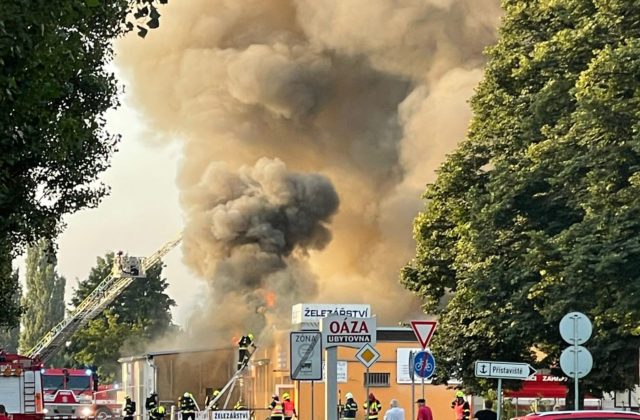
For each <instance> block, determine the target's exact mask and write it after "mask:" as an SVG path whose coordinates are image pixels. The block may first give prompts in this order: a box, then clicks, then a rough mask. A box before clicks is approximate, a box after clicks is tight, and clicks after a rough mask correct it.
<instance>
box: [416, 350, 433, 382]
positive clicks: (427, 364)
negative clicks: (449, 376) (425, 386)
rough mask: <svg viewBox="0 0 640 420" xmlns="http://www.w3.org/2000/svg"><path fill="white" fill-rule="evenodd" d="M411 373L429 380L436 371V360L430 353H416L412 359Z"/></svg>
mask: <svg viewBox="0 0 640 420" xmlns="http://www.w3.org/2000/svg"><path fill="white" fill-rule="evenodd" d="M413 371H414V372H415V374H416V375H417V376H418V377H420V378H425V379H429V378H431V377H432V376H433V373H434V372H435V371H436V359H435V358H434V357H433V354H431V352H430V351H421V352H418V353H416V355H415V358H414V359H413Z"/></svg>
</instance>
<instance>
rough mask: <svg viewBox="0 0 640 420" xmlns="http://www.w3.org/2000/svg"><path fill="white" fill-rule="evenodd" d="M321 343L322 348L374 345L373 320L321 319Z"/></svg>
mask: <svg viewBox="0 0 640 420" xmlns="http://www.w3.org/2000/svg"><path fill="white" fill-rule="evenodd" d="M320 331H322V343H323V344H324V347H325V348H326V347H336V346H345V347H356V348H360V347H362V346H363V345H365V344H367V343H368V344H371V345H374V344H375V343H376V319H375V318H348V317H343V316H328V317H325V318H323V319H322V322H321V326H320Z"/></svg>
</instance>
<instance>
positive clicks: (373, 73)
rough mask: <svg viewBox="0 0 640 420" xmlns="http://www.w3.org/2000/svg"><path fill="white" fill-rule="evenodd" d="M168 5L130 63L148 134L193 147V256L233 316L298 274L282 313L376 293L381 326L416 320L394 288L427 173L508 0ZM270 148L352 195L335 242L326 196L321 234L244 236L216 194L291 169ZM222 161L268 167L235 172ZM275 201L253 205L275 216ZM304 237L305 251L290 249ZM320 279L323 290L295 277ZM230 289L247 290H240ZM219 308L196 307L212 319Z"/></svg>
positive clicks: (452, 131)
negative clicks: (502, 0) (299, 305)
mask: <svg viewBox="0 0 640 420" xmlns="http://www.w3.org/2000/svg"><path fill="white" fill-rule="evenodd" d="M161 13H162V14H163V20H162V25H163V27H162V28H160V29H159V30H157V31H153V33H151V34H149V36H147V38H146V39H145V40H139V39H136V38H135V37H131V38H129V39H125V40H124V41H123V42H122V44H121V45H120V55H119V59H118V60H119V66H120V67H121V68H122V69H123V72H124V73H125V76H126V79H127V82H128V86H129V93H130V95H131V99H132V101H133V102H134V104H136V105H137V106H138V108H139V109H140V110H141V112H142V113H143V115H144V118H146V120H147V122H148V125H149V127H153V129H154V133H153V136H152V137H153V138H155V139H158V141H164V140H163V139H167V138H168V139H172V140H170V141H173V139H175V138H177V139H179V141H182V142H183V144H184V159H183V163H182V165H181V168H180V173H179V175H178V184H179V186H180V188H181V190H182V191H183V197H182V205H183V208H184V209H185V212H186V213H187V214H188V215H189V220H188V223H189V225H188V226H187V229H186V230H187V233H188V236H187V239H188V241H187V244H186V248H185V259H186V261H187V262H188V263H189V264H190V265H191V266H192V267H194V269H195V270H197V271H198V272H199V273H200V274H202V275H203V277H205V278H207V279H208V280H209V281H210V282H211V284H212V285H213V289H214V290H213V293H214V294H215V296H216V299H217V301H218V302H220V301H221V300H222V301H225V302H234V303H235V304H237V305H238V307H237V308H236V312H238V311H239V312H242V313H237V314H236V313H233V315H234V316H235V315H237V316H238V317H239V318H238V319H241V320H243V322H246V323H251V322H253V321H249V319H250V318H251V317H252V316H253V315H250V314H249V313H248V312H250V311H251V310H253V308H245V307H241V306H242V305H244V301H245V298H248V299H258V300H259V299H260V298H261V297H260V296H264V295H265V293H266V291H267V289H266V286H264V285H265V284H267V283H265V282H266V281H267V280H266V279H267V278H271V277H273V281H274V282H280V283H281V284H283V285H289V286H287V287H283V288H281V289H277V290H276V289H274V290H275V291H276V292H277V295H276V306H278V307H281V306H282V307H283V308H284V311H285V312H288V310H289V308H287V307H286V305H288V304H289V302H292V301H295V300H296V299H298V300H300V301H314V300H315V301H325V302H331V301H332V302H366V303H371V304H372V306H373V309H374V312H375V313H376V314H377V315H378V316H379V317H380V318H381V323H387V324H396V323H397V322H398V321H403V320H406V318H407V316H408V315H409V314H410V312H411V311H414V310H415V309H416V308H418V307H419V305H418V302H417V301H416V300H415V299H413V298H412V297H411V295H409V294H408V293H407V292H406V291H404V290H403V289H402V288H401V287H400V285H399V283H398V273H399V269H400V268H401V267H402V265H403V264H405V263H406V262H407V261H408V260H409V259H410V258H411V256H412V253H413V250H414V246H413V241H412V238H411V236H412V235H411V221H412V219H413V217H415V215H416V213H417V212H418V211H419V210H420V208H421V206H422V204H421V201H420V194H421V192H422V191H423V189H424V185H425V183H426V182H428V181H430V180H432V179H433V171H434V169H435V168H436V167H437V166H438V164H439V162H441V161H442V159H443V157H444V155H445V154H446V153H447V152H449V151H451V150H452V149H453V148H454V147H455V145H456V143H457V141H459V140H460V139H461V138H463V137H464V134H465V131H466V126H467V123H468V119H469V116H470V113H469V109H468V105H467V103H466V101H467V99H468V98H469V97H470V96H471V94H472V91H473V87H474V86H475V85H476V84H477V82H478V81H479V80H480V77H481V66H482V63H483V57H482V49H483V48H484V46H486V45H488V44H489V43H491V42H492V41H493V39H494V36H495V27H496V25H497V20H498V17H499V16H500V9H499V4H498V0H473V1H469V0H376V1H371V0H323V1H318V0H269V1H265V0H189V1H170V2H169V5H168V6H167V7H166V8H164V9H163V11H161ZM265 156H267V157H276V158H278V159H280V160H282V161H283V162H285V163H286V165H287V167H289V168H290V169H291V170H293V171H299V172H314V173H322V174H325V175H326V176H328V177H329V178H330V179H331V180H332V181H333V182H334V184H335V187H336V190H337V192H338V195H339V196H340V201H341V202H340V211H339V213H338V214H337V215H336V216H335V217H334V218H333V220H332V222H331V226H330V228H331V231H332V233H333V239H332V241H331V242H330V243H328V244H327V241H328V235H327V225H326V224H325V221H327V220H328V216H329V215H330V214H331V211H330V210H331V206H330V205H329V206H328V207H323V209H324V210H325V212H324V213H322V214H321V217H318V216H320V215H319V214H318V215H315V216H316V217H317V219H316V220H317V221H316V225H315V226H320V227H319V228H318V230H317V231H316V230H313V229H315V228H313V229H312V231H307V232H306V233H305V235H301V236H296V235H293V236H296V239H293V238H289V237H287V235H286V234H283V235H284V236H283V237H282V240H281V242H278V241H275V243H274V242H272V240H271V239H267V237H268V238H271V237H270V236H269V233H264V236H261V235H263V232H259V233H256V235H255V236H250V237H247V236H242V237H240V236H239V237H238V238H235V237H234V235H236V234H237V226H236V223H238V222H237V221H235V220H234V215H233V213H232V212H231V211H230V208H229V207H228V206H227V204H225V205H224V206H222V204H220V203H222V202H221V201H220V197H234V198H233V199H232V200H231V201H229V202H228V203H230V205H231V206H236V205H237V206H240V205H244V200H247V201H251V200H248V198H250V197H247V198H243V197H244V196H242V195H241V194H240V195H237V193H236V192H235V190H234V187H233V186H234V185H238V188H240V189H243V188H245V187H246V185H245V184H244V183H243V182H241V181H239V179H241V178H243V175H241V174H243V173H244V174H246V173H248V172H252V171H254V172H256V173H259V172H261V169H260V168H261V167H262V166H264V167H269V166H271V165H275V166H278V165H280V163H277V162H273V161H262V160H260V161H259V159H261V158H262V157H265ZM221 161H222V162H226V165H228V167H229V168H237V167H240V166H242V165H253V164H254V163H255V162H256V161H259V162H260V163H258V165H257V166H256V167H255V168H253V169H246V168H245V169H243V170H242V171H241V172H240V173H239V174H236V175H234V174H233V171H229V170H228V169H224V168H223V169H221V164H220V162H221ZM247 171H248V172H247ZM282 171H284V169H282ZM284 173H285V172H283V174H282V175H281V176H283V177H285V178H286V177H287V176H289V175H286V176H285V175H284ZM291 176H293V175H291ZM296 176H297V177H298V178H299V179H302V178H304V177H303V176H302V175H296ZM248 178H249V179H251V177H248ZM309 179H313V180H315V181H313V182H312V183H315V182H319V183H320V184H322V182H320V181H319V179H320V178H316V177H315V176H311V178H309ZM323 182H325V181H323ZM249 184H250V183H249ZM247 185H248V184H247ZM305 185H306V184H305ZM323 185H324V184H323ZM265 191H266V190H265ZM323 191H325V193H326V194H329V193H328V191H327V190H323ZM261 194H263V193H261ZM264 194H265V195H269V194H270V193H267V192H264ZM304 197H306V199H312V197H310V196H309V195H305V196H304ZM251 198H252V197H251ZM258 201H259V200H258ZM224 203H227V202H226V201H225V202H224ZM314 203H317V200H315V201H314ZM249 204H250V203H247V205H249ZM325 204H329V203H325ZM314 205H318V204H314ZM216 206H222V207H221V208H220V210H215V211H214V209H215V208H216ZM296 206H297V207H296ZM294 207H296V208H301V207H302V206H301V205H300V203H296V205H295V206H294ZM285 208H286V206H283V207H281V208H280V210H279V212H285V213H286V211H287V210H285ZM227 210H228V211H227ZM265 210H266V212H267V213H266V214H265V215H263V214H262V213H260V214H259V212H258V209H257V208H256V209H255V212H254V209H248V211H249V213H248V214H252V215H253V216H255V217H256V218H257V219H258V220H261V219H264V218H269V217H271V216H269V215H270V214H273V212H274V209H273V208H271V207H269V206H267V208H266V209H265ZM260 211H262V210H260ZM218 212H219V213H218ZM214 213H215V215H214ZM276 213H278V211H276ZM308 216H309V215H308V214H306V213H304V214H303V217H308ZM288 220H289V221H293V220H295V217H293V218H290V219H288ZM301 223H303V224H304V222H301ZM310 226H311V225H310ZM307 234H308V235H307ZM234 240H235V241H236V242H234ZM263 240H264V243H263V242H261V241H263ZM243 241H245V242H243ZM232 243H233V245H234V246H235V245H236V244H239V247H234V246H232ZM325 245H326V248H325V249H324V250H323V251H322V252H318V251H317V250H320V249H321V248H322V247H324V246H325ZM263 246H265V247H267V248H269V249H272V248H273V249H276V251H273V252H264V251H263V248H262V247H263ZM298 248H299V249H300V250H306V251H307V253H308V255H304V256H297V257H296V256H294V255H293V254H295V253H296V249H298ZM246 249H251V251H250V252H254V254H252V257H251V258H252V261H253V262H252V263H251V264H246V261H247V260H246V258H248V257H247V255H245V250H246ZM292 257H294V258H292ZM238 267H242V268H244V269H246V271H243V272H242V273H239V272H238V271H237V269H238ZM314 277H315V278H317V282H318V283H317V287H316V286H314V285H313V281H302V280H300V279H299V278H307V279H313V278H314ZM276 278H277V279H278V280H277V281H276ZM270 281H271V280H269V282H270ZM234 284H242V287H243V288H244V289H241V290H239V291H238V293H236V292H234V291H230V290H233V285H234ZM269 284H270V283H269ZM247 291H250V292H247ZM248 295H251V297H247V296H248ZM245 306H246V305H245ZM213 308H215V305H208V306H207V307H206V309H205V311H206V312H205V314H204V315H199V317H200V318H209V319H212V318H211V315H210V314H211V313H212V312H211V311H213V310H214V309H213ZM267 313H269V311H267ZM230 314H231V313H230ZM214 321H215V320H214Z"/></svg>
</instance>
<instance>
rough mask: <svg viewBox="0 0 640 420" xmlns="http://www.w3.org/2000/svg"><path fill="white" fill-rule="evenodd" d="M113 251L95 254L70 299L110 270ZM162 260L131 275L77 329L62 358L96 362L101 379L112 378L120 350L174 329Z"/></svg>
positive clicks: (86, 291) (137, 346) (80, 295)
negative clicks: (100, 255)
mask: <svg viewBox="0 0 640 420" xmlns="http://www.w3.org/2000/svg"><path fill="white" fill-rule="evenodd" d="M112 267H113V253H109V254H107V255H106V256H105V257H104V258H98V260H97V264H96V266H95V267H93V268H92V269H91V272H90V273H89V277H88V278H87V279H86V280H83V281H82V282H80V283H79V285H78V288H77V289H76V290H75V291H74V297H73V300H72V305H73V307H76V306H78V305H79V304H80V302H82V300H83V299H84V298H85V297H87V296H88V295H89V294H90V293H91V292H92V291H93V290H94V289H95V287H96V286H97V285H98V284H100V282H101V281H102V280H103V279H104V278H105V277H106V276H107V275H108V274H109V273H110V271H111V269H112ZM162 267H163V265H162V263H158V264H156V265H154V266H153V267H152V268H151V269H149V270H148V271H147V273H146V277H145V278H137V279H134V280H133V282H132V283H131V285H129V287H127V289H125V290H124V291H123V292H122V293H121V294H120V296H118V297H117V298H116V299H115V300H114V301H113V303H111V304H110V305H109V306H108V307H107V308H106V309H105V311H104V312H103V313H102V314H101V315H99V316H98V317H96V318H95V319H93V320H92V321H90V322H89V324H88V325H87V326H86V327H85V328H83V329H81V330H80V331H78V332H76V333H75V334H74V336H73V337H72V339H71V344H70V345H69V347H68V348H67V349H66V352H65V358H66V359H67V361H68V362H69V363H71V364H72V365H76V366H82V365H95V366H97V367H98V374H99V375H100V377H101V379H102V380H103V381H112V380H113V379H114V378H115V376H116V374H117V372H118V371H119V365H118V362H117V361H118V358H119V357H120V355H121V352H122V351H128V352H136V351H142V350H143V349H144V346H145V345H146V344H148V343H150V342H152V341H154V340H158V339H160V338H161V337H162V336H163V334H165V333H167V332H169V331H171V330H173V329H175V328H176V327H175V326H174V325H173V324H172V318H171V308H172V307H174V306H175V301H174V300H173V299H171V298H170V297H169V296H168V295H167V294H166V293H165V290H166V288H167V287H168V283H167V280H166V279H164V278H163V277H162Z"/></svg>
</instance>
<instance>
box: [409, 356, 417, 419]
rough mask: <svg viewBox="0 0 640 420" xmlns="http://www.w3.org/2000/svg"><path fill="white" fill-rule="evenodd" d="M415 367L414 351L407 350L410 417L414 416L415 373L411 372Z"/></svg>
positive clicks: (413, 417)
mask: <svg viewBox="0 0 640 420" xmlns="http://www.w3.org/2000/svg"><path fill="white" fill-rule="evenodd" d="M413 369H415V353H414V352H413V351H411V352H409V378H411V418H412V419H415V418H416V381H415V377H416V376H415V373H414V372H413Z"/></svg>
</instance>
